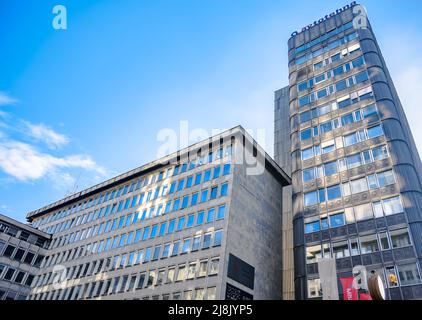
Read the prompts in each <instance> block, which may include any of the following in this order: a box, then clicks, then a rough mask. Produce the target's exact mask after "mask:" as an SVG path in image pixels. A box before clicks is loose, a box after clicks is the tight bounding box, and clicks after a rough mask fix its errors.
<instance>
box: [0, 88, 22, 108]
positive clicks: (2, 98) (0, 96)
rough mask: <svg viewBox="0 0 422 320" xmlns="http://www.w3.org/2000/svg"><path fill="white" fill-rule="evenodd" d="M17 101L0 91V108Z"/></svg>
mask: <svg viewBox="0 0 422 320" xmlns="http://www.w3.org/2000/svg"><path fill="white" fill-rule="evenodd" d="M17 102H18V100H16V99H15V98H12V97H10V96H9V95H8V94H7V93H5V92H2V91H0V106H7V105H10V104H15V103H17Z"/></svg>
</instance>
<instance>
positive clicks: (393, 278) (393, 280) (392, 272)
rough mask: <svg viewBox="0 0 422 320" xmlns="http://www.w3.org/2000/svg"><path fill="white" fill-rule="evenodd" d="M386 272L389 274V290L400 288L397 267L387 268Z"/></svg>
mask: <svg viewBox="0 0 422 320" xmlns="http://www.w3.org/2000/svg"><path fill="white" fill-rule="evenodd" d="M385 271H386V273H387V279H388V287H389V288H394V287H397V286H398V283H397V281H398V276H397V272H396V268H395V267H393V266H392V267H386V268H385Z"/></svg>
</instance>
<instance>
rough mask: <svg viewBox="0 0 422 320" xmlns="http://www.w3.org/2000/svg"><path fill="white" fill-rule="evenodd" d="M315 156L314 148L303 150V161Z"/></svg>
mask: <svg viewBox="0 0 422 320" xmlns="http://www.w3.org/2000/svg"><path fill="white" fill-rule="evenodd" d="M313 156H314V150H313V148H312V147H311V148H308V149H305V150H302V160H306V159H310V158H312V157H313Z"/></svg>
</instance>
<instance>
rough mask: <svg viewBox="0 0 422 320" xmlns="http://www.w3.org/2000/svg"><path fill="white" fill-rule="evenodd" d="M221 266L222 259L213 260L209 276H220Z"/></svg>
mask: <svg viewBox="0 0 422 320" xmlns="http://www.w3.org/2000/svg"><path fill="white" fill-rule="evenodd" d="M219 265H220V259H212V260H211V261H210V270H209V272H208V275H209V276H212V275H215V274H218V269H219Z"/></svg>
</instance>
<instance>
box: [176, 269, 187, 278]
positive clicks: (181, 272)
mask: <svg viewBox="0 0 422 320" xmlns="http://www.w3.org/2000/svg"><path fill="white" fill-rule="evenodd" d="M185 279H186V266H185V265H180V266H179V269H178V270H177V277H176V281H183V280H185Z"/></svg>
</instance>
